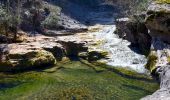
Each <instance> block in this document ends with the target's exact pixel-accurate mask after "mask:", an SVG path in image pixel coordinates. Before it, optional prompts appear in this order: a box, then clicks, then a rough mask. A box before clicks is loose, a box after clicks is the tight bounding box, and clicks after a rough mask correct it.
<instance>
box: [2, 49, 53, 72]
mask: <svg viewBox="0 0 170 100" xmlns="http://www.w3.org/2000/svg"><path fill="white" fill-rule="evenodd" d="M8 59H9V60H7V61H5V62H0V71H12V70H23V69H29V68H34V67H40V66H43V65H44V66H46V65H54V64H55V63H56V59H55V57H54V56H53V54H52V53H50V52H47V51H44V50H37V51H31V52H27V53H23V54H20V53H18V54H17V53H16V54H9V56H8Z"/></svg>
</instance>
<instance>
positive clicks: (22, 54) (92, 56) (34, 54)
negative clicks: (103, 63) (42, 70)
mask: <svg viewBox="0 0 170 100" xmlns="http://www.w3.org/2000/svg"><path fill="white" fill-rule="evenodd" d="M23 34H24V33H23ZM61 34H62V33H61ZM63 34H64V33H63ZM24 36H26V33H25V35H24ZM96 44H98V40H95V39H94V38H93V36H90V35H89V34H87V33H86V31H85V33H83V32H80V33H79V32H78V33H75V34H71V35H64V36H57V37H55V36H53V37H49V36H44V35H40V34H37V35H36V36H34V37H31V36H26V38H25V40H24V42H22V43H12V44H0V59H1V61H0V71H13V70H25V69H32V68H36V67H45V66H52V65H55V64H56V63H57V62H60V61H63V60H65V59H64V58H72V57H78V58H82V59H85V60H90V61H97V60H99V59H102V58H106V55H107V53H106V52H104V51H102V50H98V49H95V50H93V51H92V50H90V47H96Z"/></svg>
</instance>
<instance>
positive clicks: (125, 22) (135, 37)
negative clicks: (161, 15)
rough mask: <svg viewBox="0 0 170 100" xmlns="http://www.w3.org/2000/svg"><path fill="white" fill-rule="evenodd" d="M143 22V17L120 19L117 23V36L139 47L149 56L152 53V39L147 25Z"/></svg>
mask: <svg viewBox="0 0 170 100" xmlns="http://www.w3.org/2000/svg"><path fill="white" fill-rule="evenodd" d="M139 19H140V20H139ZM141 20H143V15H136V16H135V17H134V19H133V20H130V19H127V18H124V19H118V20H117V21H116V25H117V34H118V35H119V37H120V38H123V39H126V40H128V41H129V42H131V43H132V44H133V45H136V46H138V47H139V48H140V50H141V51H142V53H143V54H145V55H147V54H148V53H149V51H150V45H151V37H150V35H149V34H148V29H147V27H146V26H145V23H144V22H142V21H141Z"/></svg>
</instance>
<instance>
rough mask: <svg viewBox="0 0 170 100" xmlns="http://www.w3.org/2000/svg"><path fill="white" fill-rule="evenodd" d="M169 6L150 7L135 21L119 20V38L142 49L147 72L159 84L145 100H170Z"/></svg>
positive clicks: (162, 4) (143, 99)
mask: <svg viewBox="0 0 170 100" xmlns="http://www.w3.org/2000/svg"><path fill="white" fill-rule="evenodd" d="M169 20H170V5H169V4H167V3H157V2H152V3H150V5H149V7H148V9H147V11H146V12H144V13H142V14H139V15H134V16H133V19H126V20H121V19H119V20H117V26H118V29H117V34H118V35H119V36H120V37H123V38H124V39H126V40H128V41H130V42H131V43H132V45H135V46H139V48H140V50H141V51H142V53H143V54H145V55H146V56H147V57H148V62H147V64H146V66H145V67H146V68H147V69H148V70H150V72H151V73H152V75H154V76H156V77H157V78H158V79H159V81H160V89H159V90H157V91H156V92H155V93H154V94H153V95H150V96H147V97H145V98H142V100H169V99H170V92H169V91H170V89H169V85H170V78H169V77H170V66H169V64H170V39H169V38H170V21H169Z"/></svg>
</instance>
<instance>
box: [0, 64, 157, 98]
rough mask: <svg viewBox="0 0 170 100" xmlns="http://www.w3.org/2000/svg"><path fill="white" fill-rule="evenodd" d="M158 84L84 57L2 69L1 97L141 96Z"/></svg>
mask: <svg viewBox="0 0 170 100" xmlns="http://www.w3.org/2000/svg"><path fill="white" fill-rule="evenodd" d="M157 88H158V84H157V83H156V82H155V81H154V80H153V79H151V78H150V77H149V76H145V75H143V74H137V73H135V72H131V71H126V70H124V69H115V68H110V66H106V65H100V66H99V65H92V64H89V63H87V62H82V61H72V62H67V63H64V64H59V65H56V66H55V67H52V68H48V69H45V70H43V69H42V70H35V71H30V72H22V73H19V74H7V73H6V74H5V73H0V100H47V99H48V100H138V99H140V98H141V97H144V96H146V95H149V94H152V93H153V92H154V91H155V90H157Z"/></svg>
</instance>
